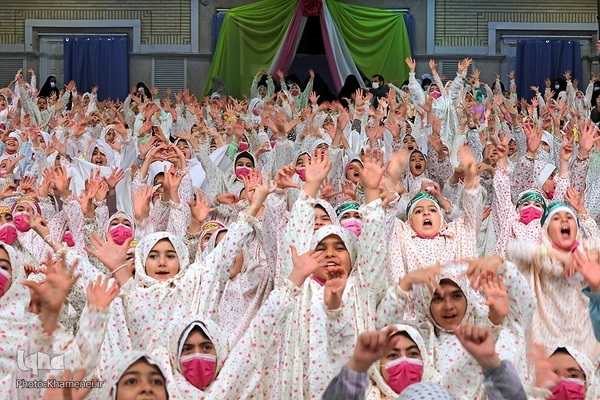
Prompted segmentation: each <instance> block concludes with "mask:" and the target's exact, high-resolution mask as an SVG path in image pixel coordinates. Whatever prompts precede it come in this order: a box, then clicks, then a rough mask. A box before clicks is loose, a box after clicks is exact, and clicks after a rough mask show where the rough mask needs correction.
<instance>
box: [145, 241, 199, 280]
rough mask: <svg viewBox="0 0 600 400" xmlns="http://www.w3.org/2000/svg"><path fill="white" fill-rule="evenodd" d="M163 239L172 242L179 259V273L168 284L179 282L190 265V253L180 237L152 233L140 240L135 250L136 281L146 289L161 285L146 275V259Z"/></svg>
mask: <svg viewBox="0 0 600 400" xmlns="http://www.w3.org/2000/svg"><path fill="white" fill-rule="evenodd" d="M162 239H168V240H169V241H170V242H171V244H172V245H173V248H174V249H175V252H176V253H177V258H179V272H177V274H176V275H175V276H173V277H171V278H169V279H168V280H167V281H166V282H172V281H174V280H178V279H180V278H181V277H182V276H183V275H184V274H185V272H186V268H187V266H188V263H189V253H188V249H187V246H186V245H185V244H184V243H183V241H182V240H181V239H180V238H179V237H178V236H175V235H173V234H171V233H168V232H156V233H151V234H149V235H147V236H145V237H144V238H143V239H142V240H140V241H139V243H138V245H137V247H136V249H135V280H136V281H138V282H140V283H141V284H142V285H143V286H144V287H150V286H153V285H156V284H157V283H161V281H158V280H156V279H154V278H151V277H149V276H148V274H147V273H146V259H147V258H148V254H149V253H150V251H151V250H152V248H153V247H154V245H156V243H158V242H159V241H160V240H162Z"/></svg>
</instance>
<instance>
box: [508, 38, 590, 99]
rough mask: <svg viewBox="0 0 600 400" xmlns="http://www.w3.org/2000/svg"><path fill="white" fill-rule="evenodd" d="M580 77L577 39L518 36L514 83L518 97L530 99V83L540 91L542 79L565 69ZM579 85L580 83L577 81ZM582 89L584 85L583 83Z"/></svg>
mask: <svg viewBox="0 0 600 400" xmlns="http://www.w3.org/2000/svg"><path fill="white" fill-rule="evenodd" d="M567 70H569V71H571V77H572V78H577V79H579V80H581V78H582V77H583V74H582V65H581V46H580V44H579V42H578V41H577V40H520V41H519V42H517V67H516V71H515V73H516V75H517V76H516V83H517V92H518V93H517V94H518V95H519V98H522V97H524V98H526V99H531V98H533V92H532V91H531V90H530V89H529V88H530V87H531V86H532V85H533V86H539V87H540V91H541V92H542V93H543V92H544V88H545V85H544V80H546V78H550V80H552V81H554V79H556V78H563V74H564V73H565V71H567ZM580 87H581V85H580ZM583 87H584V90H585V85H584V86H583Z"/></svg>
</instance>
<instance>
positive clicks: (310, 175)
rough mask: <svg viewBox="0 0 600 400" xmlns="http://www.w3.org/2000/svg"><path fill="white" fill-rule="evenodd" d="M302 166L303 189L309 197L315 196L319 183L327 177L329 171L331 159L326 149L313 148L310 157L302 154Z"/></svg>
mask: <svg viewBox="0 0 600 400" xmlns="http://www.w3.org/2000/svg"><path fill="white" fill-rule="evenodd" d="M302 157H304V167H305V168H306V185H304V191H305V192H306V194H307V195H309V196H310V197H313V198H316V197H317V193H318V192H319V187H320V186H321V183H322V182H323V181H324V180H325V178H327V175H328V174H329V171H331V165H332V163H331V161H329V154H328V152H327V151H321V150H320V149H315V151H314V152H313V154H312V156H311V157H308V155H303V156H302Z"/></svg>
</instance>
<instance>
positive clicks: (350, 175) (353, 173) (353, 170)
mask: <svg viewBox="0 0 600 400" xmlns="http://www.w3.org/2000/svg"><path fill="white" fill-rule="evenodd" d="M362 169H363V166H362V165H361V163H359V162H358V161H352V162H351V163H350V166H349V167H348V170H347V171H346V179H348V180H349V181H350V182H352V183H354V184H355V185H356V184H357V183H358V182H359V181H360V172H359V171H362Z"/></svg>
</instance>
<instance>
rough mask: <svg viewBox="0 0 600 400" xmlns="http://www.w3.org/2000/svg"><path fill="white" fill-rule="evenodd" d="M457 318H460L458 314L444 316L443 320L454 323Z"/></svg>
mask: <svg viewBox="0 0 600 400" xmlns="http://www.w3.org/2000/svg"><path fill="white" fill-rule="evenodd" d="M456 317H458V314H448V315H443V316H442V318H443V319H444V321H446V322H452V321H454V319H456Z"/></svg>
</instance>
